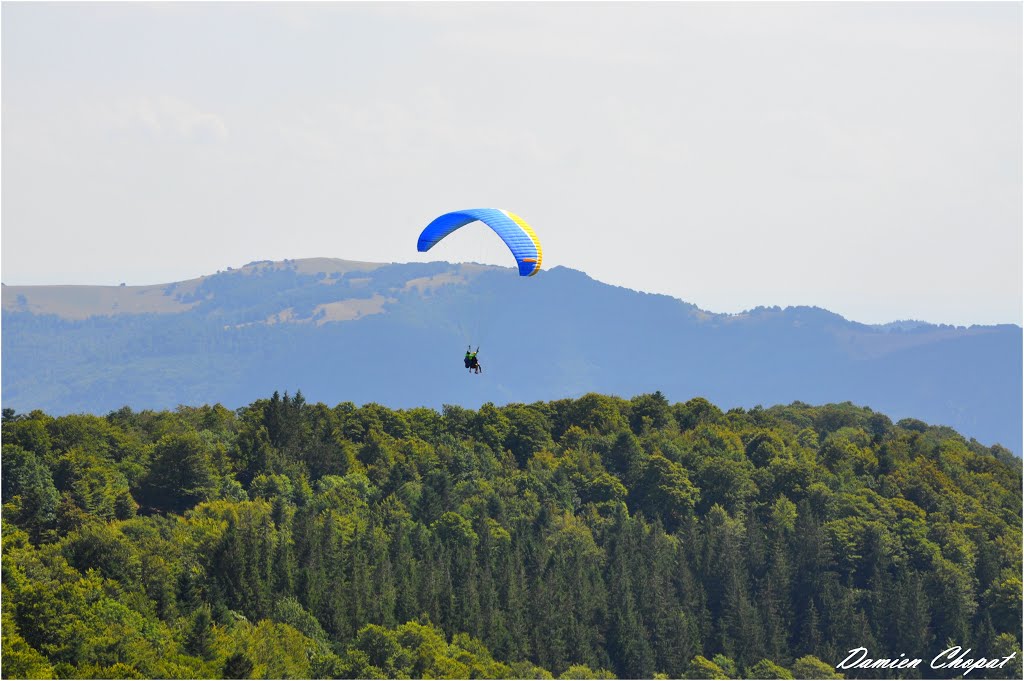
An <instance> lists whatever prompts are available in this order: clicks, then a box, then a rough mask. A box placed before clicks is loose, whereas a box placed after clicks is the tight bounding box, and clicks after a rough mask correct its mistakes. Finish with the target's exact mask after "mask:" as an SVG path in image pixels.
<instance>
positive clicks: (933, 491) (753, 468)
mask: <svg viewBox="0 0 1024 681" xmlns="http://www.w3.org/2000/svg"><path fill="white" fill-rule="evenodd" d="M2 463H3V476H2V481H3V675H4V677H5V678H40V677H47V676H58V677H77V678H100V677H107V678H122V677H134V678H160V677H180V678H211V677H214V678H215V677H227V678H248V677H252V678H294V677H299V678H301V677H313V678H332V677H342V678H354V677H362V678H399V677H406V678H407V677H414V678H416V677H434V678H498V677H504V678H535V677H540V678H548V677H550V676H554V677H562V678H598V677H600V678H610V677H611V676H612V675H615V676H618V677H632V678H637V677H639V678H651V677H655V676H656V675H667V676H669V677H691V678H729V677H733V678H736V677H747V678H793V677H796V678H829V677H830V676H831V675H832V674H833V673H834V672H835V671H836V670H835V669H834V666H835V664H836V663H837V662H839V661H840V660H842V659H843V658H844V657H845V656H846V651H848V650H849V649H851V648H855V647H858V646H864V647H867V648H868V649H869V650H870V651H871V653H872V656H873V657H896V656H897V655H899V654H901V653H904V654H906V655H907V656H908V657H921V658H925V660H926V662H925V664H924V665H923V668H922V669H918V670H905V671H894V670H877V671H852V670H851V671H848V672H845V673H846V675H847V676H848V677H853V678H868V677H890V678H891V677H893V676H904V677H908V678H914V677H919V676H921V675H928V676H949V677H952V676H954V675H957V674H958V673H961V672H956V671H949V672H943V671H933V670H930V669H928V668H927V661H928V660H930V659H931V658H932V657H933V656H935V655H936V654H938V653H939V652H940V651H941V650H943V649H944V648H946V647H948V646H949V645H960V646H964V647H971V648H973V649H974V651H975V653H976V654H977V655H986V656H988V657H995V656H1005V655H1009V654H1010V653H1012V652H1014V651H1017V656H1016V658H1015V659H1014V660H1013V661H1012V662H1011V664H1009V665H1008V666H1006V667H1005V668H1003V669H1001V670H990V671H986V670H979V671H975V672H972V673H971V675H970V678H1013V677H1016V678H1020V675H1021V666H1020V659H1021V655H1020V652H1019V651H1020V641H1021V600H1022V595H1021V580H1020V574H1021V540H1022V535H1021V513H1022V506H1021V462H1020V460H1019V459H1017V458H1015V457H1014V456H1012V455H1011V454H1010V453H1009V452H1008V451H1007V450H1005V449H1002V448H1000V447H993V448H987V447H984V446H981V445H980V444H978V443H977V442H975V441H973V440H971V441H968V440H966V439H965V438H963V437H961V436H960V435H959V434H957V433H956V432H954V431H952V430H950V429H948V428H940V427H931V426H928V425H926V424H925V423H923V422H921V421H916V420H913V419H907V420H903V421H900V422H899V423H896V424H893V423H892V422H891V421H890V420H889V419H888V418H887V417H885V416H883V415H881V414H879V413H876V412H873V411H872V410H870V409H866V408H859V407H855V406H853V405H851V404H849V403H846V404H831V405H826V406H819V407H814V406H809V405H806V404H802V403H794V404H791V405H789V406H779V407H771V408H768V409H762V408H755V409H751V410H742V409H735V410H732V411H729V412H726V413H723V412H722V411H721V410H719V409H718V408H716V407H715V406H714V405H712V404H711V403H709V402H708V401H706V400H704V399H693V400H690V401H688V402H685V403H677V404H670V403H669V402H668V401H667V400H665V398H664V397H663V396H662V395H661V394H660V393H654V394H645V395H641V396H638V397H634V398H632V399H629V400H626V399H620V398H616V397H608V396H603V395H598V394H588V395H585V396H583V397H581V398H579V399H575V400H570V399H564V400H558V401H552V402H538V403H534V404H510V405H508V406H504V407H495V406H494V405H492V404H490V403H488V404H484V405H483V406H481V407H480V408H479V409H478V410H467V409H464V408H460V407H454V406H450V407H446V408H445V409H444V410H443V411H442V412H440V413H439V412H437V411H434V410H431V409H426V408H414V409H404V410H390V409H387V408H384V407H382V406H379V405H376V404H367V405H364V406H362V407H356V406H355V405H353V404H352V403H343V404H339V405H337V406H335V407H329V406H327V405H324V404H313V403H307V402H306V401H305V400H304V399H303V397H302V395H301V394H300V393H296V394H295V395H294V396H289V395H287V394H285V396H283V397H281V396H279V395H278V394H275V395H274V396H273V397H272V398H271V399H263V400H259V401H257V402H255V403H253V404H251V405H249V406H247V407H244V408H241V409H239V410H237V411H230V410H228V409H225V408H224V407H222V406H220V405H215V406H203V407H179V408H178V409H177V410H175V411H159V412H156V411H141V412H134V411H132V410H131V409H128V408H124V409H121V410H119V411H115V412H112V413H110V414H108V415H106V416H89V415H71V416H62V417H59V418H54V417H51V416H48V415H46V414H44V413H42V412H32V413H31V414H27V415H25V414H15V413H14V412H13V411H11V410H5V412H4V419H3V458H2Z"/></svg>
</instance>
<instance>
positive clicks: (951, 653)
mask: <svg viewBox="0 0 1024 681" xmlns="http://www.w3.org/2000/svg"><path fill="white" fill-rule="evenodd" d="M849 652H850V654H849V655H847V656H846V659H845V660H843V661H842V662H840V663H839V664H837V665H836V669H843V670H847V669H917V666H918V665H919V664H921V663H922V662H924V660H920V659H918V658H910V657H907V656H906V655H905V654H904V653H900V656H899V657H897V658H887V657H882V658H879V659H877V660H873V659H871V658H870V657H868V649H867V648H854V649H853V650H851V651H849ZM970 652H971V649H970V648H968V649H967V650H964V649H963V648H961V647H960V646H953V647H952V648H946V649H945V650H943V651H942V652H941V653H939V654H938V655H936V656H935V657H933V658H932V661H931V668H932V669H961V670H963V675H964V676H967V675H968V674H970V673H971V672H972V671H974V670H975V669H1002V668H1003V665H1005V664H1006V663H1007V662H1009V661H1010V660H1012V659H1013V658H1014V657H1016V655H1017V653H1015V652H1014V653H1010V654H1009V655H1007V656H1006V657H995V658H992V659H991V660H990V659H987V658H984V657H979V658H969V657H967V655H968V654H969V653H970Z"/></svg>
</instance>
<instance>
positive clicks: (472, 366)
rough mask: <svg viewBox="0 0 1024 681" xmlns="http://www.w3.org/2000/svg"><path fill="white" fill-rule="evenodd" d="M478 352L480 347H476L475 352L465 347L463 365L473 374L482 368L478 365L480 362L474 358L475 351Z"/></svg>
mask: <svg viewBox="0 0 1024 681" xmlns="http://www.w3.org/2000/svg"><path fill="white" fill-rule="evenodd" d="M477 352H480V348H477V349H476V351H475V352H470V350H469V348H468V347H467V348H466V357H465V360H464V361H465V365H466V368H467V369H469V370H470V371H472V372H473V373H475V374H479V373H480V372H481V371H483V369H482V368H481V367H480V362H479V361H478V360H477V358H476V353H477Z"/></svg>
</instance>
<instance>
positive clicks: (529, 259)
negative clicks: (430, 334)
mask: <svg viewBox="0 0 1024 681" xmlns="http://www.w3.org/2000/svg"><path fill="white" fill-rule="evenodd" d="M477 220H479V221H480V222H482V223H484V224H485V225H487V226H488V227H490V228H491V229H493V230H494V232H495V234H497V235H498V236H499V237H501V240H502V241H504V242H505V245H506V246H508V249H509V250H510V251H512V255H513V256H514V257H515V259H516V263H517V264H518V265H519V276H522V277H532V276H533V275H535V274H537V272H539V271H540V264H541V260H542V256H543V253H542V251H541V247H540V239H538V238H537V234H536V232H534V231H533V228H532V227H530V225H528V224H526V221H525V220H523V219H522V218H521V217H519V216H518V215H516V214H515V213H512V212H509V211H507V210H501V209H500V208H470V209H468V210H457V211H454V212H452V213H445V214H444V215H442V216H440V217H438V218H435V219H434V220H433V221H432V222H431V223H430V224H429V225H427V226H426V228H425V229H424V230H423V231H422V232H421V233H420V238H419V241H418V242H417V244H416V250H418V251H419V252H420V253H423V252H425V251H429V250H430V249H431V248H433V247H434V246H435V245H436V244H437V242H439V241H441V239H443V238H445V237H446V236H448V235H449V234H451V233H452V232H454V231H455V230H457V229H459V228H460V227H464V226H466V225H468V224H469V223H471V222H476V221H477ZM472 347H473V346H472V345H470V346H469V347H467V348H466V356H465V358H463V362H464V365H465V367H466V369H468V370H469V371H470V373H474V374H479V373H480V372H481V371H483V368H482V367H481V366H480V361H479V360H478V359H477V353H479V352H480V348H479V347H477V349H476V351H475V352H470V348H472Z"/></svg>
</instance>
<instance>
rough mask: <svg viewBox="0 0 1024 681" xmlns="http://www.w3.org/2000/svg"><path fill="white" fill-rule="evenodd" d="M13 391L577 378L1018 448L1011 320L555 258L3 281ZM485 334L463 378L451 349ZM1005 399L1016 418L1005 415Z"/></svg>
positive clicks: (306, 388)
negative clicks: (840, 302)
mask: <svg viewBox="0 0 1024 681" xmlns="http://www.w3.org/2000/svg"><path fill="white" fill-rule="evenodd" d="M3 316H4V320H3V321H4V332H5V333H4V336H3V353H4V365H5V366H4V368H5V369H6V371H5V372H4V375H3V390H4V402H5V406H13V407H18V408H19V409H21V410H25V409H32V408H44V409H46V410H48V411H51V412H56V413H66V412H68V411H76V410H84V411H101V410H103V409H108V408H109V409H115V408H119V407H120V406H123V405H124V404H130V405H132V406H133V407H139V408H164V407H172V406H174V405H175V404H179V403H197V402H206V403H213V402H222V403H224V404H227V405H232V406H238V405H242V404H246V403H248V402H250V401H251V400H252V399H253V398H254V397H256V396H258V395H262V394H269V393H270V392H273V390H276V389H284V388H286V387H293V388H301V389H302V390H303V392H304V393H306V394H307V395H309V396H310V397H311V398H312V399H318V400H321V401H324V402H331V401H348V400H351V401H356V402H359V401H362V402H369V401H377V402H380V403H382V404H387V405H389V406H392V407H402V406H416V405H427V406H436V407H440V406H441V405H442V404H448V403H450V404H461V405H466V406H472V405H479V404H481V403H483V402H487V401H493V402H531V401H535V400H539V399H555V398H558V397H570V396H579V395H581V394H583V393H586V392H604V393H609V394H620V395H627V396H628V395H634V394H641V393H645V392H653V391H655V390H661V391H662V392H663V393H665V394H669V395H671V396H672V398H673V399H676V400H684V399H686V398H689V397H692V396H697V395H700V396H706V397H708V398H709V399H712V401H715V402H716V403H720V404H725V405H734V406H745V407H751V406H754V405H758V404H786V403H789V402H792V401H803V402H811V403H814V402H819V403H824V402H845V401H853V402H857V403H860V404H868V405H870V406H871V407H873V408H876V409H879V410H881V411H883V412H884V413H887V414H889V415H890V416H892V417H894V418H900V417H903V416H907V417H911V416H912V417H915V418H924V419H930V420H931V421H933V422H936V423H942V424H946V425H950V426H952V427H955V428H957V429H958V430H961V431H963V432H965V433H966V434H968V435H970V436H974V437H978V438H981V439H982V440H985V441H988V443H990V444H991V443H993V442H1000V443H1002V444H1004V445H1005V446H1009V447H1010V448H1012V449H1014V450H1015V451H1016V452H1018V453H1019V452H1020V451H1021V442H1020V440H1021V438H1020V430H1021V428H1020V412H1021V409H1020V404H1021V390H1020V380H1019V377H1020V375H1021V371H1020V356H1021V355H1020V347H1021V345H1020V343H1021V328H1020V327H1018V326H1016V325H1013V324H1007V325H993V326H983V325H973V326H970V327H958V326H953V325H937V324H929V323H924V322H907V321H901V322H890V323H887V324H882V325H872V324H864V323H860V322H855V321H850V320H847V319H845V318H844V317H842V316H841V315H839V314H837V313H834V312H831V311H828V310H826V309H824V308H819V307H814V306H789V307H785V308H782V307H778V306H774V307H766V306H759V307H756V308H753V309H751V310H747V311H744V312H742V313H736V314H730V313H716V312H710V311H706V310H702V309H700V308H699V307H698V306H697V305H695V304H693V303H688V302H686V301H683V300H680V299H678V298H675V297H672V296H669V295H665V294H658V293H647V292H641V291H635V290H633V289H629V288H627V287H622V286H616V285H612V284H606V283H603V282H600V281H597V280H595V279H593V278H591V277H590V276H589V275H587V274H586V273H584V272H580V271H578V270H574V269H571V268H568V267H554V268H551V269H550V270H547V271H544V272H542V273H540V275H539V276H537V277H532V278H530V279H522V278H520V277H518V276H515V271H514V270H513V269H511V268H504V267H499V266H493V265H480V264H475V263H462V264H449V263H445V262H436V261H435V262H429V263H366V262H361V261H349V260H341V259H333V258H309V259H302V260H284V261H276V262H274V261H255V262H252V263H248V264H246V265H244V266H242V267H241V268H237V269H236V268H228V269H227V270H224V271H221V272H218V273H215V274H211V275H206V276H204V277H199V278H195V279H190V280H186V281H183V282H172V283H167V284H153V285H148V286H140V287H128V286H85V287H69V286H54V287H46V286H4V287H3ZM467 343H471V344H474V345H482V346H483V348H484V353H483V354H482V355H481V359H482V362H483V364H484V367H485V375H484V376H483V377H481V378H479V379H476V380H467V379H466V377H465V376H463V375H462V370H461V365H460V364H456V362H458V361H459V357H458V356H457V355H460V353H461V348H462V347H463V346H464V345H465V344H467ZM1014 409H1016V414H1014Z"/></svg>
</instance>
